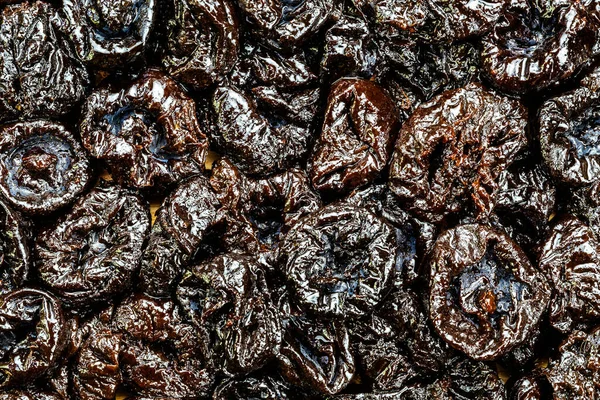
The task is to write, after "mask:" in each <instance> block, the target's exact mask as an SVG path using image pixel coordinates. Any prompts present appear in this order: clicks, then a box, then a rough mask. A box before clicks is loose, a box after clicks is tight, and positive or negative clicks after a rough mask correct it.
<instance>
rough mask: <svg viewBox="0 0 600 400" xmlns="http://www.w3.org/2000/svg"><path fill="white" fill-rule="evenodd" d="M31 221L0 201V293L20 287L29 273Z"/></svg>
mask: <svg viewBox="0 0 600 400" xmlns="http://www.w3.org/2000/svg"><path fill="white" fill-rule="evenodd" d="M29 235H30V231H29V223H28V222H26V221H25V220H23V218H22V217H21V215H20V214H19V213H17V212H15V211H13V210H11V209H10V207H8V206H7V205H6V204H5V203H4V202H2V201H0V294H4V293H7V292H9V291H12V290H15V289H18V288H20V287H21V286H22V285H23V283H24V282H25V280H26V279H27V277H28V274H29V268H30V266H31V258H30V255H29Z"/></svg>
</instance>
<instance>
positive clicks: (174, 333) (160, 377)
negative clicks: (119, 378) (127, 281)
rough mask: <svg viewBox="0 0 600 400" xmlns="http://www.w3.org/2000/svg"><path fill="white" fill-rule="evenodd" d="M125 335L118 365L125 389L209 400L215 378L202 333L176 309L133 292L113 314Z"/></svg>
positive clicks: (141, 392)
mask: <svg viewBox="0 0 600 400" xmlns="http://www.w3.org/2000/svg"><path fill="white" fill-rule="evenodd" d="M113 326H114V327H115V329H116V331H117V332H120V333H122V334H123V339H124V343H123V344H122V346H121V354H120V357H119V361H120V363H121V371H122V373H123V380H124V382H125V384H126V386H127V387H128V388H129V389H131V390H132V391H133V392H134V393H137V394H141V395H143V396H151V397H153V398H154V397H160V396H166V397H169V398H192V397H193V398H196V397H201V396H207V395H208V393H209V390H210V387H211V386H212V385H213V382H214V375H213V372H212V370H211V368H210V364H209V360H208V359H207V351H208V350H209V349H207V347H206V345H207V343H205V342H204V341H203V338H204V337H205V333H204V332H202V329H199V328H197V327H195V326H194V325H193V324H190V323H187V322H185V321H184V318H183V315H182V313H181V312H180V311H179V308H178V307H177V305H176V304H175V303H174V302H172V301H170V300H160V299H155V298H152V297H149V296H145V295H140V294H134V295H132V296H131V297H129V298H128V299H126V300H125V301H124V302H123V303H122V304H121V305H119V306H118V307H117V309H116V310H115V315H114V318H113Z"/></svg>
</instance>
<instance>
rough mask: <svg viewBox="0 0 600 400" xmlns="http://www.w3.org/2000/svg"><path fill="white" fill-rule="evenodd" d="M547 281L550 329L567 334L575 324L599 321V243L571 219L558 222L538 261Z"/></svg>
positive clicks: (584, 227) (586, 227) (589, 231)
mask: <svg viewBox="0 0 600 400" xmlns="http://www.w3.org/2000/svg"><path fill="white" fill-rule="evenodd" d="M539 268H540V270H541V271H542V272H543V273H544V274H546V276H547V277H548V279H549V280H550V283H551V286H552V289H553V294H552V300H551V301H550V309H549V320H550V323H551V325H552V326H553V327H554V328H556V329H558V330H559V331H561V332H563V333H568V332H569V331H570V330H571V329H572V328H574V327H575V326H576V325H577V324H578V323H586V322H587V323H593V322H594V321H598V320H600V242H599V241H598V239H597V238H596V236H595V235H594V233H593V232H592V230H591V229H590V228H589V227H588V226H587V225H585V224H584V223H583V222H581V221H580V220H578V219H577V218H575V217H572V216H565V217H563V218H561V219H560V220H559V221H558V222H557V223H556V225H554V228H553V229H552V231H551V233H550V235H549V237H548V239H547V240H546V242H545V244H544V246H543V248H542V252H541V255H540V260H539Z"/></svg>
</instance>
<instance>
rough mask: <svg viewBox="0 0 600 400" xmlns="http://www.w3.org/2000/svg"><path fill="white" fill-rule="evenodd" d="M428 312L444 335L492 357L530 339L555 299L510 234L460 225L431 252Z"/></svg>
mask: <svg viewBox="0 0 600 400" xmlns="http://www.w3.org/2000/svg"><path fill="white" fill-rule="evenodd" d="M429 265H430V268H431V272H430V274H431V276H430V284H429V286H430V291H429V314H430V317H431V320H432V322H433V325H434V327H435V329H436V331H437V332H438V333H439V335H440V336H441V337H442V338H443V339H444V340H445V341H447V342H448V343H449V344H450V345H452V346H453V347H455V348H456V349H458V350H460V351H463V352H464V353H465V354H467V355H468V356H469V357H472V358H474V359H478V360H493V359H496V358H498V357H499V356H502V355H503V354H506V353H507V352H509V351H510V350H511V349H513V348H514V347H516V346H518V345H520V344H521V343H523V342H524V341H526V340H527V339H528V338H529V337H530V336H531V335H532V333H533V332H534V330H535V328H536V326H537V325H538V324H539V322H540V319H541V317H542V315H543V313H544V311H545V310H546V307H547V305H548V302H549V300H550V294H551V289H550V286H549V285H548V282H547V281H546V278H545V277H544V275H543V274H542V273H541V272H539V271H538V270H537V269H536V268H534V267H533V266H532V265H531V263H530V262H529V259H528V258H527V256H526V255H525V253H524V252H523V250H521V248H519V247H518V246H517V245H516V244H515V243H514V242H513V241H512V240H511V239H510V238H509V237H508V236H507V235H506V234H504V233H501V232H500V231H497V230H495V229H492V228H490V227H487V226H484V225H477V224H469V225H460V226H458V227H456V228H454V229H450V230H448V231H446V232H444V233H443V234H441V235H440V236H439V237H438V239H437V241H436V243H435V245H434V247H433V250H432V252H431V256H430V260H429Z"/></svg>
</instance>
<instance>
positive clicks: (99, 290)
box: [35, 184, 150, 307]
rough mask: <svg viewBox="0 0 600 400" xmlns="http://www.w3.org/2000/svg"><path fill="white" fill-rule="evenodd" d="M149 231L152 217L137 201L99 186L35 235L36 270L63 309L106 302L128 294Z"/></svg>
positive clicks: (125, 193)
mask: <svg viewBox="0 0 600 400" xmlns="http://www.w3.org/2000/svg"><path fill="white" fill-rule="evenodd" d="M149 230H150V212H149V209H148V206H147V204H145V202H144V201H143V200H142V199H141V198H139V197H138V196H137V195H135V194H134V193H132V192H129V191H127V190H126V189H121V188H119V187H117V186H111V185H105V184H102V185H100V186H99V187H97V188H95V189H94V190H92V191H91V192H90V193H88V194H87V195H86V196H84V197H82V198H80V199H79V201H78V202H77V203H75V205H74V206H73V208H72V209H71V210H70V212H69V213H68V214H66V215H64V216H63V217H62V218H60V219H59V221H58V222H57V224H56V226H55V227H50V228H47V229H45V230H44V231H43V232H41V233H40V234H39V235H38V237H37V241H36V247H35V250H36V255H37V257H38V258H37V260H36V262H35V265H36V267H37V270H38V273H39V275H40V278H41V280H42V282H43V283H44V284H45V285H47V286H48V287H49V288H50V289H51V290H52V291H54V292H55V293H56V294H57V295H58V296H59V297H60V298H61V299H62V300H63V301H64V302H65V303H66V304H67V305H69V306H73V307H81V306H85V305H90V304H92V303H97V302H105V301H108V300H110V299H111V298H112V297H114V296H116V295H118V294H120V293H123V291H124V290H125V289H127V288H129V286H130V284H131V279H132V276H133V274H134V273H135V272H136V271H137V269H138V267H139V264H140V258H141V255H142V246H143V245H144V243H145V241H146V238H147V235H148V232H149Z"/></svg>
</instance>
